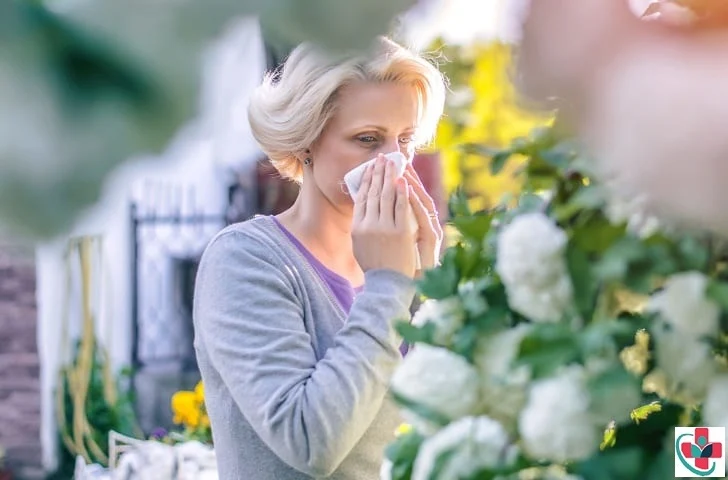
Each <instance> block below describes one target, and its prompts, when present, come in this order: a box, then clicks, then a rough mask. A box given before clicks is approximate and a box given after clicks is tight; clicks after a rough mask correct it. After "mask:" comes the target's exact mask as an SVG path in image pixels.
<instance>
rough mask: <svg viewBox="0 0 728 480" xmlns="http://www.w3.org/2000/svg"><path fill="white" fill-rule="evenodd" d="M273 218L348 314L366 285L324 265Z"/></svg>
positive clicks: (404, 346)
mask: <svg viewBox="0 0 728 480" xmlns="http://www.w3.org/2000/svg"><path fill="white" fill-rule="evenodd" d="M271 218H272V219H273V221H274V222H275V224H276V225H277V226H278V228H280V229H281V231H282V232H283V234H284V235H285V236H286V237H288V239H289V240H290V241H291V243H293V245H295V246H296V248H297V249H298V250H299V251H300V252H301V254H302V255H303V256H304V257H305V258H306V261H307V262H308V263H309V265H311V267H312V268H313V269H314V271H315V272H316V274H317V275H318V276H319V278H321V280H322V281H323V282H324V284H325V285H326V286H327V287H328V288H329V290H330V291H331V293H333V294H334V297H336V300H337V301H338V302H339V305H340V306H341V309H342V310H344V312H346V314H347V315H348V314H349V310H351V305H352V303H354V298H355V297H356V294H357V293H359V292H361V290H362V289H363V288H364V286H363V285H360V286H358V287H353V286H352V285H351V283H350V282H349V281H348V280H347V279H345V278H344V277H342V276H341V275H339V274H338V273H336V272H334V271H332V270H330V269H329V268H327V267H326V265H324V264H323V263H321V262H320V261H319V259H317V258H316V257H314V256H313V255H312V254H311V252H310V251H309V250H308V249H307V248H306V247H305V246H304V245H303V244H302V243H301V242H300V241H299V240H298V239H297V238H296V237H295V236H294V235H293V234H292V233H291V232H290V231H288V229H287V228H286V227H284V226H283V224H282V223H281V222H280V221H279V220H278V218H276V217H275V216H274V215H271ZM399 350H400V352H402V355H405V354H406V353H407V350H408V346H407V344H406V343H402V345H401V346H400V348H399Z"/></svg>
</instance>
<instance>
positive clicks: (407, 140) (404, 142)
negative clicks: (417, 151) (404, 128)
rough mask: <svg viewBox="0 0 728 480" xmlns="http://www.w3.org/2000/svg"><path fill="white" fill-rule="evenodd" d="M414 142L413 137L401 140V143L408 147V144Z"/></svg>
mask: <svg viewBox="0 0 728 480" xmlns="http://www.w3.org/2000/svg"><path fill="white" fill-rule="evenodd" d="M412 140H413V138H412V137H402V138H400V139H399V143H401V144H404V145H406V144H408V143H410V142H412Z"/></svg>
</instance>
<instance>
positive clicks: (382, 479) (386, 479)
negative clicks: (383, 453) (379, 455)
mask: <svg viewBox="0 0 728 480" xmlns="http://www.w3.org/2000/svg"><path fill="white" fill-rule="evenodd" d="M379 480H392V461H391V460H390V459H388V458H385V459H384V461H383V462H382V466H381V468H380V469H379Z"/></svg>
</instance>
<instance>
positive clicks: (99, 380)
mask: <svg viewBox="0 0 728 480" xmlns="http://www.w3.org/2000/svg"><path fill="white" fill-rule="evenodd" d="M80 346H81V342H80V341H78V342H76V345H75V353H74V361H73V363H72V366H70V367H67V368H66V370H69V371H70V368H73V367H75V366H77V365H78V363H79V349H80ZM107 361H108V359H107V358H106V356H105V355H104V353H103V351H102V350H101V349H100V348H99V347H98V346H97V345H96V344H95V343H94V349H93V356H92V357H91V366H90V369H89V383H88V392H87V394H86V399H85V402H84V405H83V409H84V411H83V412H81V413H80V414H79V412H76V411H75V405H74V399H73V397H72V392H73V389H72V385H71V382H70V381H69V376H67V375H63V376H62V377H61V381H62V382H63V393H64V395H63V400H62V401H63V404H64V406H63V413H64V418H61V419H59V427H60V437H59V440H60V441H59V444H60V446H61V451H60V461H59V467H58V472H57V473H56V475H57V476H58V477H57V478H68V477H64V475H65V473H64V472H72V471H73V466H74V463H75V460H76V456H77V455H79V454H80V453H81V452H79V451H78V450H77V449H76V448H75V446H74V447H72V446H71V445H69V444H68V443H67V441H66V440H65V439H64V435H67V436H68V437H67V438H72V437H73V435H74V423H75V422H77V421H78V419H79V418H80V417H79V415H81V416H83V417H85V418H86V419H87V421H88V424H89V427H90V432H91V434H90V438H88V439H87V440H86V441H85V442H84V443H85V445H86V449H87V452H88V454H89V456H90V460H91V461H93V462H94V463H99V464H101V465H105V464H106V463H107V460H106V459H107V457H108V454H109V452H108V445H109V440H108V434H109V432H110V431H112V430H113V431H116V432H118V433H121V434H122V435H127V436H130V437H132V438H141V436H142V432H141V431H140V429H139V427H138V424H137V418H136V413H135V411H134V398H133V395H132V392H131V389H130V382H131V372H130V371H129V370H126V369H125V370H122V371H120V372H119V375H118V377H116V378H115V379H112V381H114V382H115V389H116V390H117V395H116V398H115V399H114V401H113V403H110V402H109V398H108V396H107V392H108V390H107V389H108V385H107V384H106V382H107V381H108V378H107V376H106V371H105V369H106V368H107V365H106V362H107ZM92 443H93V444H94V445H95V446H98V448H99V449H100V451H99V450H95V448H89V446H90V445H91V444H92Z"/></svg>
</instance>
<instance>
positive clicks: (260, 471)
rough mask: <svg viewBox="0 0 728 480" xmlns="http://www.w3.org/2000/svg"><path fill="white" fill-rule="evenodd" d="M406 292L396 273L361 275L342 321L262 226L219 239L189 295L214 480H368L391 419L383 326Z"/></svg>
mask: <svg viewBox="0 0 728 480" xmlns="http://www.w3.org/2000/svg"><path fill="white" fill-rule="evenodd" d="M414 294H415V291H414V286H413V282H412V281H411V279H409V278H407V277H405V276H404V275H401V274H398V273H396V272H394V271H390V270H372V271H369V272H367V273H366V276H365V285H364V289H363V290H362V292H361V293H359V294H358V295H357V298H356V299H355V301H354V304H353V305H352V307H351V312H350V314H349V315H348V318H347V316H346V314H345V313H344V312H343V310H342V309H341V307H340V306H339V305H338V303H337V302H336V300H335V299H334V298H333V296H332V294H331V293H330V292H329V290H328V288H327V287H326V286H325V285H324V284H323V283H322V281H321V280H320V279H319V277H318V276H317V275H316V273H315V272H314V271H313V270H312V268H311V267H310V265H309V264H308V262H306V260H305V258H304V257H303V255H302V254H301V253H300V251H299V250H297V249H296V247H295V246H294V245H293V244H292V243H291V242H290V240H289V239H288V238H286V237H285V236H284V234H283V232H281V231H280V229H279V228H278V227H277V226H276V225H275V223H274V222H273V220H272V219H271V218H269V217H256V218H254V219H252V220H248V221H246V222H243V223H240V224H236V225H232V226H230V227H228V228H226V229H225V230H223V231H222V232H220V233H219V234H218V235H217V236H216V237H215V238H214V239H213V240H212V242H211V243H210V244H209V245H208V247H207V249H206V250H205V253H204V254H203V257H202V261H201V264H200V267H199V271H198V276H197V283H196V287H195V299H194V325H195V349H196V353H197V359H198V362H199V367H200V371H201V373H202V379H203V381H204V384H205V402H206V405H207V409H208V413H209V415H210V420H211V423H212V430H213V439H214V442H215V452H216V455H217V462H218V468H219V474H220V480H298V479H310V478H331V479H340V480H376V479H377V478H378V476H379V470H380V465H381V463H382V460H383V454H384V448H385V446H386V444H387V443H388V442H390V441H391V440H392V438H393V434H394V430H395V429H396V427H397V425H398V424H399V422H400V418H399V415H398V412H397V409H396V407H395V406H394V404H393V403H392V402H391V400H390V399H389V398H388V397H387V390H388V383H389V380H390V377H391V376H392V373H393V371H394V369H395V368H396V367H397V365H398V364H399V362H400V361H401V354H400V352H399V350H398V347H399V344H400V342H401V338H399V336H398V335H397V334H396V332H395V331H394V329H393V322H394V321H395V320H398V319H407V318H409V306H410V304H411V302H412V299H413V297H414Z"/></svg>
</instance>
